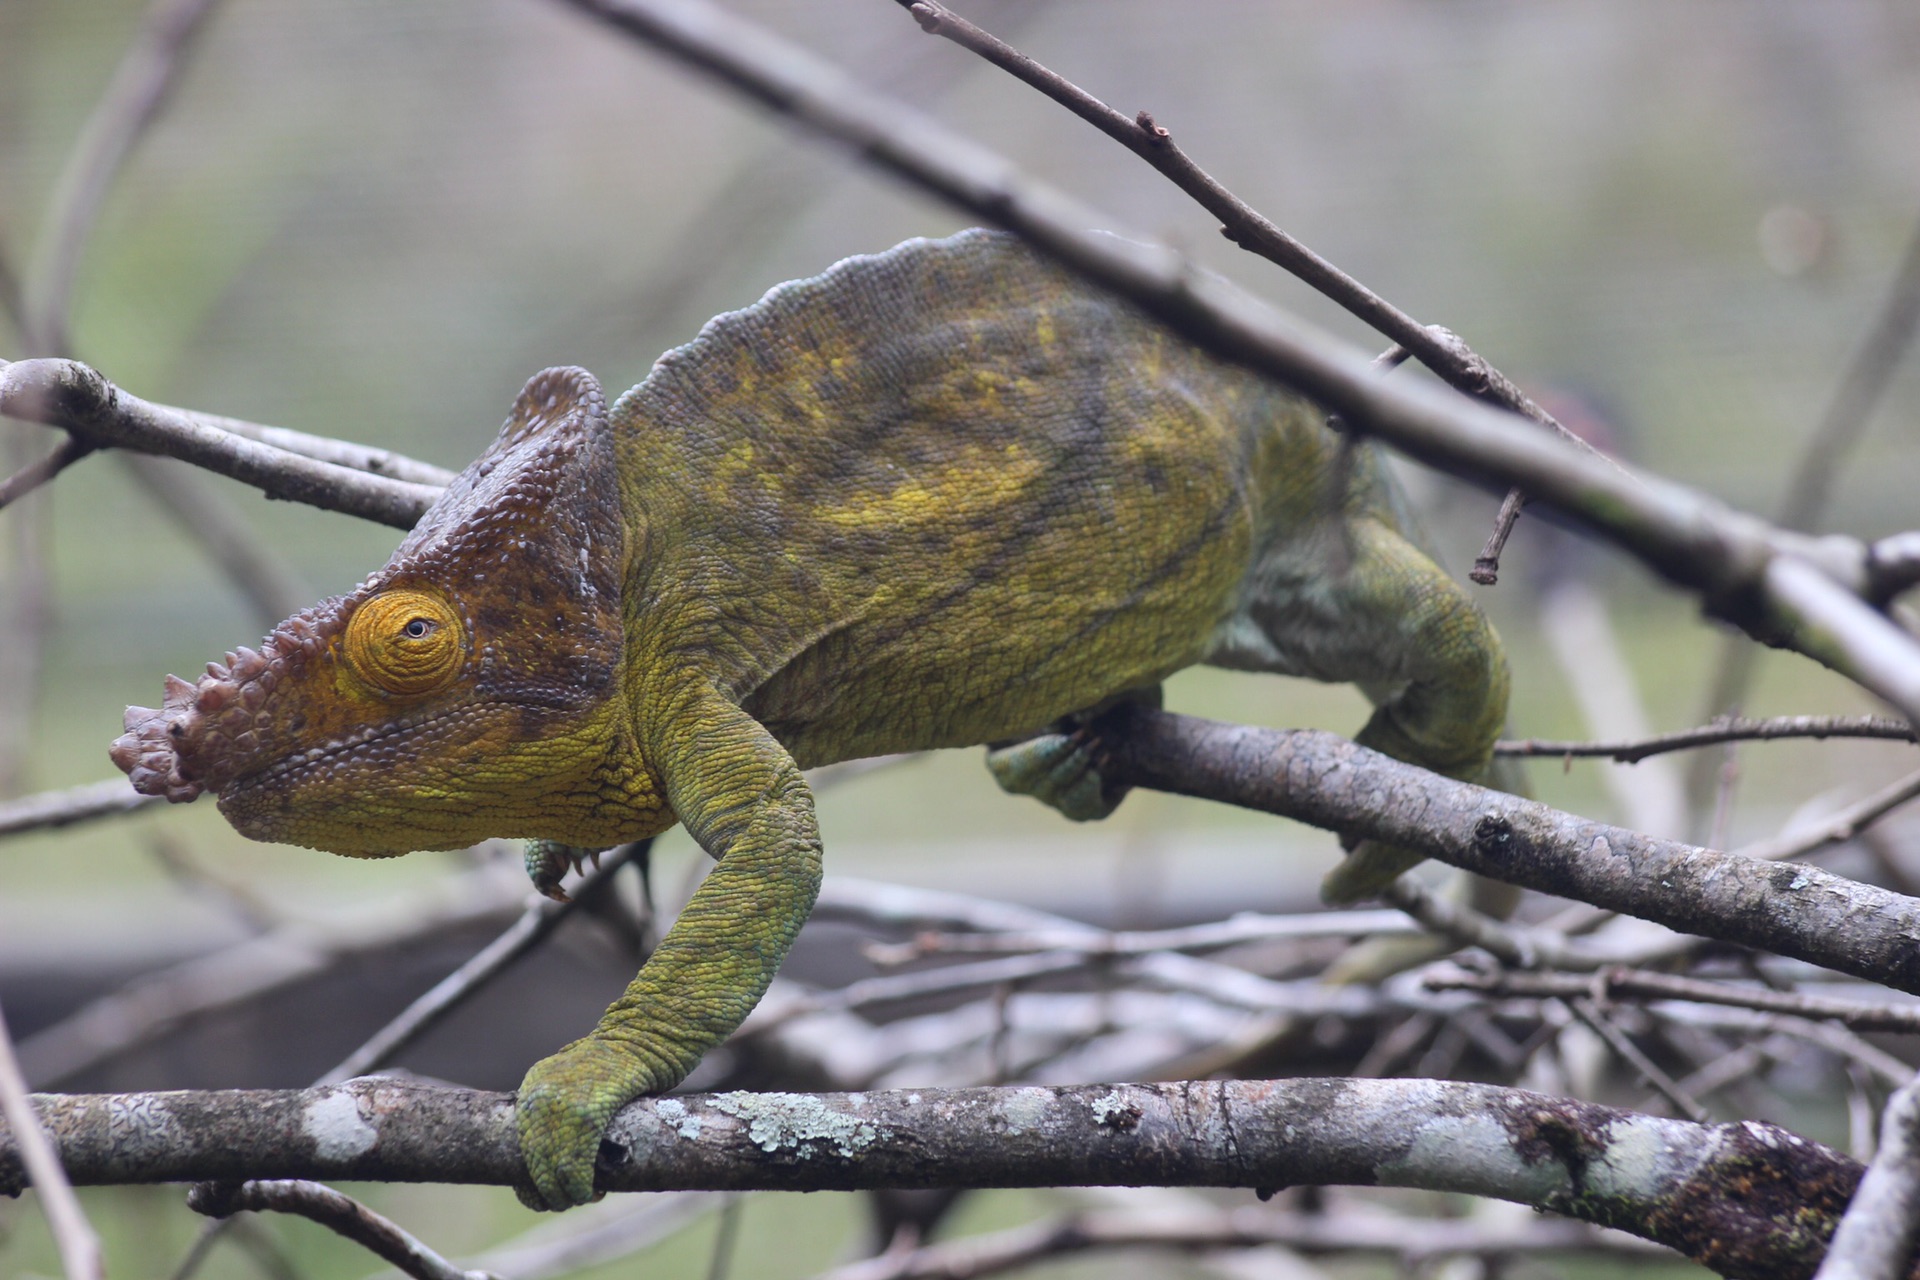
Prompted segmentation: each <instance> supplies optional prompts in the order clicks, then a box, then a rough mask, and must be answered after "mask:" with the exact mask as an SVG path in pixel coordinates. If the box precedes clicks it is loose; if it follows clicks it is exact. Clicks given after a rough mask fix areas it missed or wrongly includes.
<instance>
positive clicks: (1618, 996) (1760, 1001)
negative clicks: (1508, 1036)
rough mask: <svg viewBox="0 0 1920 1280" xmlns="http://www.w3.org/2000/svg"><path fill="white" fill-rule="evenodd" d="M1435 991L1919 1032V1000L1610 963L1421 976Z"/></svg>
mask: <svg viewBox="0 0 1920 1280" xmlns="http://www.w3.org/2000/svg"><path fill="white" fill-rule="evenodd" d="M1422 981H1423V982H1424V984H1425V985H1426V986H1427V987H1428V988H1429V989H1431V990H1434V991H1483V992H1486V993H1487V994H1488V995H1496V996H1530V997H1553V998H1559V999H1570V998H1573V997H1576V996H1587V997H1590V998H1592V999H1594V1000H1596V1001H1598V1002H1600V1003H1602V1004H1604V1003H1606V1002H1607V1001H1610V1000H1684V1001H1688V1002H1691V1003H1694V1004H1721V1005H1728V1006H1731V1007H1733V1008H1736V1009H1757V1010H1760V1011H1761V1012H1763V1013H1784V1014H1788V1015H1791V1016H1793V1017H1797V1018H1816V1019H1821V1018H1824V1019H1831V1020H1833V1021H1835V1022H1838V1023H1841V1024H1843V1025H1845V1026H1848V1027H1852V1028H1853V1029H1854V1030H1855V1031H1898V1032H1904V1033H1906V1034H1908V1035H1916V1034H1920V1005H1914V1004H1902V1005H1889V1004H1873V1003H1869V1002H1867V1001H1864V1000H1836V999H1833V998H1832V997H1829V996H1811V995H1802V994H1800V993H1798V992H1793V991H1770V990H1767V989H1765V988H1762V987H1734V986H1729V985H1727V984H1726V983H1724V982H1708V981H1705V980H1703V979H1700V978H1683V977H1681V976H1679V975H1678V974H1672V973H1660V972H1657V971H1655V970H1652V969H1624V968H1618V967H1613V968H1607V969H1602V970H1600V971H1599V972H1598V973H1595V974H1593V975H1591V976H1580V975H1575V974H1570V973H1515V972H1513V971H1511V970H1501V971H1499V972H1497V973H1468V972H1466V971H1464V970H1460V971H1454V972H1447V971H1444V970H1442V971H1435V972H1431V973H1428V974H1427V975H1426V976H1425V977H1424V978H1423V980H1422Z"/></svg>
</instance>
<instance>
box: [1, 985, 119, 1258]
mask: <svg viewBox="0 0 1920 1280" xmlns="http://www.w3.org/2000/svg"><path fill="white" fill-rule="evenodd" d="M0 1119H4V1120H5V1121H6V1122H7V1127H8V1128H9V1129H10V1130H12V1135H13V1144H14V1146H15V1147H16V1148H17V1149H18V1151H19V1153H20V1161H21V1163H22V1164H24V1165H25V1166H26V1172H27V1180H28V1181H29V1182H31V1183H32V1184H33V1187H34V1189H35V1190H36V1191H38V1192H39V1193H40V1206H41V1208H42V1210H44V1211H45V1213H46V1215H47V1225H48V1226H49V1227H50V1228H52V1231H53V1240H54V1244H55V1245H56V1246H58V1248H59V1250H60V1265H61V1266H62V1267H64V1268H65V1269H66V1273H67V1280H101V1277H103V1276H104V1275H105V1272H104V1270H103V1269H102V1263H101V1259H100V1237H99V1235H98V1234H96V1233H95V1231H94V1229H93V1224H92V1223H90V1222H88V1221H87V1215H86V1212H85V1211H84V1210H83V1209H81V1207H80V1200H79V1198H78V1197H76V1196H75V1195H74V1194H73V1187H72V1185H71V1184H70V1183H68V1181H67V1174H66V1170H65V1169H63V1168H62V1167H61V1165H60V1156H59V1153H58V1152H56V1151H55V1149H54V1145H53V1140H52V1139H51V1138H49V1137H48V1136H47V1131H46V1130H45V1129H44V1128H42V1127H41V1125H40V1117H39V1116H38V1115H37V1114H35V1112H34V1109H33V1103H32V1102H30V1101H29V1100H28V1098H27V1082H26V1079H25V1077H23V1076H22V1075H21V1074H20V1063H19V1061H18V1060H16V1059H15V1058H14V1056H13V1040H12V1038H11V1037H10V1036H9V1035H8V1034H7V1019H6V1014H5V1013H4V1012H0Z"/></svg>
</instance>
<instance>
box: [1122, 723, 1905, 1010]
mask: <svg viewBox="0 0 1920 1280" xmlns="http://www.w3.org/2000/svg"><path fill="white" fill-rule="evenodd" d="M1094 727H1095V732H1097V733H1098V734H1099V736H1100V739H1101V742H1102V744H1103V745H1104V746H1105V747H1106V749H1107V750H1108V752H1109V753H1110V757H1111V760H1112V764H1113V772H1112V775H1111V776H1113V777H1114V778H1115V779H1116V780H1117V781H1122V782H1128V783H1132V784H1134V785H1137V786H1147V787H1153V788H1155V789H1157V790H1161V791H1172V792H1175V793H1177V794H1180V795H1190V796H1199V797H1201V798H1204V799H1210V800H1220V801H1224V802H1226V803H1228V804H1237V805H1241V806H1243V807H1245V808H1250V809H1259V810H1262V811H1264V812H1267V813H1277V814H1280V815H1281V816H1283V817H1289V818H1295V819H1298V820H1299V821H1302V822H1306V823H1310V824H1312V825H1314V826H1318V827H1325V828H1327V829H1329V830H1334V831H1340V832H1342V833H1343V834H1347V835H1350V836H1359V837H1362V838H1365V839H1371V840H1378V841H1380V842H1382V843H1384V844H1390V845H1396V846H1400V847H1403V848H1408V849H1417V850H1419V851H1420V852H1421V853H1424V854H1425V855H1427V856H1428V857H1430V858H1436V859H1438V860H1440V861H1442V862H1446V863H1450V864H1451V865H1453V866H1456V867H1461V868H1463V869H1465V870H1467V871H1471V872H1474V873H1475V874H1477V875H1482V876H1487V877H1489V878H1491V879H1495V880H1504V881H1506V882H1507V883H1509V884H1517V885H1521V886H1522V887H1524V888H1528V889H1537V890H1539V891H1540V892H1542V893H1550V894H1554V895H1556V896H1558V897H1563V898H1572V899H1576V900H1578V901H1581V902H1587V903H1592V904H1594V905H1596V906H1600V907H1605V908H1607V909H1609V910H1613V911H1620V912H1624V913H1625V914H1627V915H1633V916H1638V917H1640V918H1641V919H1643V920H1651V921H1654V922H1655V923H1657V924H1663V925H1666V926H1667V927H1668V928H1671V929H1676V930H1679V931H1681V932H1683V933H1691V934H1698V935H1700V936H1702V937H1706V938H1714V939H1718V940H1720V941H1723V942H1732V943H1737V944H1739V945H1741V946H1749V947H1757V948H1759V949H1761V950H1765V951H1772V952H1774V953H1776V954H1779V955H1785V956H1792V957H1794V958H1796V959H1800V960H1806V961H1808V962H1810V963H1812V964H1817V965H1821V966H1823V967H1825V968H1829V969H1832V970H1834V971H1836V972H1839V973H1847V974H1851V975H1853V976H1855V977H1859V978H1864V979H1866V980H1868V981H1870V982H1877V983H1881V984H1884V985H1886V986H1890V987H1894V988H1897V989H1899V990H1902V991H1908V992H1915V993H1920V947H1916V946H1915V945H1914V942H1913V939H1914V938H1915V937H1917V936H1920V899H1914V898H1908V897H1905V896H1903V895H1901V894H1897V893H1891V892H1889V891H1887V890H1885V889H1880V888H1876V887H1874V886H1872V885H1865V884H1859V883H1857V882H1855V881H1851V880H1847V879H1844V878H1842V877H1840V876H1836V875H1833V874H1831V873H1829V872H1826V871H1822V870H1820V869H1818V868H1816V867H1807V866H1800V865H1797V864H1794V863H1769V862H1761V861H1757V860H1754V859H1752V858H1746V857H1741V856H1739V855H1737V854H1728V853H1718V852H1715V851H1713V850H1710V849H1701V848H1696V847H1694V846H1691V845H1686V844H1681V843H1679V842H1677V841H1672V840H1661V839H1657V838H1655V837H1653V836H1648V835H1643V834H1641V833H1639V832H1635V831H1628V830H1625V829H1624V828H1620V827H1614V826H1609V825H1607V824H1605V823H1599V822H1592V821H1589V820H1587V819H1584V818H1579V817H1575V816H1574V815H1571V814H1566V813H1561V812H1559V811H1558V810H1555V809H1551V808H1549V807H1547V806H1546V805H1543V804H1539V803H1537V802H1535V801H1531V800H1523V799H1520V798H1519V797H1517V796H1511V795H1506V794H1504V793H1502V792H1498V791H1493V790H1490V789H1488V788H1485V787H1476V786H1473V785H1471V784H1470V783H1465V782H1454V781H1452V780H1450V779H1443V778H1440V777H1438V776H1437V775H1434V774H1430V773H1427V772H1426V771H1424V770H1421V769H1416V768H1414V767H1413V766H1412V765H1407V764H1402V763H1400V762H1399V761H1397V760H1392V759H1390V758H1388V757H1386V756H1383V755H1380V754H1379V753H1377V752H1372V751H1368V750H1367V749H1365V748H1364V747H1357V746H1355V745H1354V744H1352V743H1351V742H1348V741H1346V740H1345V739H1344V738H1340V737H1337V736H1335V735H1333V734H1330V733H1325V732H1322V731H1318V730H1308V729H1297V730H1291V731H1281V730H1274V729H1260V728H1254V727H1250V726H1243V725H1226V724H1220V723H1217V722H1214V721H1208V720H1201V719H1197V718H1194V717H1191V716H1179V715H1173V714H1170V713H1168V712H1163V711H1149V710H1146V709H1144V708H1136V707H1133V706H1131V705H1129V706H1125V707H1121V708H1118V709H1116V710H1115V711H1113V712H1111V713H1109V714H1108V715H1107V716H1106V717H1104V718H1103V719H1102V720H1101V721H1098V722H1096V724H1095V726H1094Z"/></svg>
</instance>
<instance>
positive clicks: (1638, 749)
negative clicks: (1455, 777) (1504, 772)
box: [1493, 716, 1920, 764]
mask: <svg viewBox="0 0 1920 1280" xmlns="http://www.w3.org/2000/svg"><path fill="white" fill-rule="evenodd" d="M1783 738H1820V739H1825V738H1879V739H1885V740H1889V741H1897V742H1914V741H1920V738H1916V736H1915V731H1914V727H1913V725H1912V724H1910V723H1909V722H1907V721H1905V720H1896V719H1894V718H1892V717H1891V716H1774V717H1771V718H1769V719H1765V720H1747V719H1743V718H1741V717H1738V716H1723V717H1721V718H1720V719H1717V720H1715V721H1713V722H1712V723H1711V724H1704V725H1701V726H1700V727H1699V728H1697V729H1681V730H1678V731H1676V732H1673V733H1663V734H1659V735H1658V736H1656V737H1651V738H1636V739H1634V740H1632V741H1625V742H1574V741H1561V740H1558V739H1548V738H1520V739H1511V740H1503V741H1500V742H1496V743H1494V744H1493V754H1495V755H1497V756H1559V757H1561V758H1562V759H1568V758H1571V759H1582V758H1588V757H1604V758H1607V759H1611V760H1618V761H1619V762H1621V763H1622V764H1633V763H1635V762H1636V761H1640V760H1645V759H1646V758H1647V757H1648V756H1656V755H1660V754H1662V753H1664V752H1668V751H1690V750H1692V749H1694V748H1696V747H1710V746H1715V745H1717V744H1719V743H1723V742H1770V741H1775V740H1778V739H1783Z"/></svg>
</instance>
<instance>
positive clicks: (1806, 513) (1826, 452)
mask: <svg viewBox="0 0 1920 1280" xmlns="http://www.w3.org/2000/svg"><path fill="white" fill-rule="evenodd" d="M1916 329H1920V223H1916V224H1915V226H1914V231H1913V239H1912V240H1910V241H1909V242H1908V243H1907V250H1906V254H1905V256H1904V257H1903V258H1902V259H1901V260H1900V265H1899V267H1898V268H1897V269H1896V270H1895V272H1894V277H1893V282H1892V284H1891V285H1890V286H1889V287H1888V290H1887V297H1886V300H1885V301H1884V302H1882V303H1881V306H1880V311H1879V313H1878V315H1877V316H1875V318H1874V321H1873V324H1872V326H1871V327H1870V328H1869V329H1868V330H1867V336H1866V339H1865V340H1864V341H1863V342H1862V343H1861V344H1860V349H1859V350H1858V351H1857V352H1856V353H1855V354H1854V357H1853V360H1852V362H1851V363H1850V364H1849V365H1848V366H1847V370H1846V372H1845V373H1844V374H1843V375H1842V376H1841V378H1840V384H1839V386H1838V387H1837V388H1836V389H1835V391H1834V395H1833V400H1832V401H1831V402H1830V403H1829V404H1828V406H1827V411H1826V413H1825V414H1823V415H1822V416H1821V418H1820V422H1819V423H1818V425H1816V426H1815V427H1814V429H1813V432H1812V434H1811V435H1809V436H1808V437H1807V443H1806V447H1805V449H1803V450H1802V451H1801V454H1800V460H1799V462H1798V463H1797V464H1795V466H1794V468H1793V470H1792V471H1790V472H1789V473H1788V478H1787V491H1786V493H1785V495H1784V496H1783V497H1782V498H1781V500H1780V509H1779V513H1778V515H1777V516H1776V519H1777V521H1778V523H1779V524H1780V526H1781V527H1782V528H1786V529H1796V530H1803V531H1807V532H1811V531H1812V530H1813V529H1814V528H1815V526H1817V525H1818V524H1819V523H1820V518H1821V516H1822V514H1823V513H1824V512H1825V510H1826V506H1827V501H1828V498H1829V497H1830V495H1831V494H1832V492H1833V481H1834V477H1835V476H1836V475H1837V474H1838V473H1839V469H1840V466H1841V464H1842V462H1844V461H1845V459H1846V457H1847V455H1848V454H1849V453H1851V452H1852V451H1853V448H1854V446H1855V445H1856V444H1858V443H1859V441H1860V436H1861V434H1862V433H1863V432H1864V431H1865V430H1866V426H1867V422H1868V421H1869V420H1870V419H1871V418H1872V417H1873V411H1874V410H1875V409H1876V408H1877V407H1878V406H1879V403H1880V400H1881V398H1882V397H1883V396H1884V395H1885V394H1886V390H1887V387H1888V386H1889V385H1890V384H1891V383H1892V381H1893V374H1894V371H1895V370H1896V369H1898V368H1899V366H1900V361H1901V360H1902V359H1903V358H1904V357H1905V355H1906V352H1907V350H1908V349H1909V348H1910V347H1911V346H1912V345H1913V338H1914V333H1915V331H1916ZM1907 545H1908V544H1907V543H1905V542H1901V541H1898V540H1889V542H1888V546H1889V549H1890V550H1893V549H1897V548H1904V547H1906V546H1907ZM1916 571H1917V570H1916V566H1915V565H1914V564H1913V563H1911V557H1909V556H1901V555H1891V554H1890V555H1886V556H1884V557H1883V556H1882V555H1881V554H1878V553H1875V554H1871V555H1870V556H1869V569H1868V576H1869V579H1870V581H1869V584H1868V588H1867V591H1866V595H1867V597H1868V598H1869V599H1870V600H1873V601H1875V602H1876V603H1878V602H1883V601H1885V600H1888V599H1891V598H1892V597H1893V596H1894V595H1896V594H1898V593H1899V592H1900V591H1903V590H1905V589H1906V588H1907V587H1910V586H1912V585H1913V584H1914V582H1915V581H1917V580H1920V578H1916V577H1915V576H1914V575H1915V573H1916ZM1757 656H1758V655H1757V654H1756V653H1755V652H1754V650H1753V648H1752V646H1750V645H1748V644H1746V643H1745V642H1744V641H1742V640H1741V638H1740V637H1738V636H1729V637H1727V639H1726V642H1725V644H1723V645H1722V646H1721V650H1720V660H1719V662H1718V664H1717V665H1716V667H1715V670H1714V675H1713V681H1712V685H1711V687H1710V689H1709V691H1708V694H1707V705H1706V714H1707V715H1710V716H1717V715H1724V714H1726V713H1727V712H1729V711H1731V710H1733V709H1734V708H1735V707H1737V706H1738V705H1739V704H1740V702H1742V701H1743V700H1744V699H1745V697H1746V691H1747V687H1748V685H1749V684H1751V683H1752V680H1753V667H1754V661H1755V659H1756V657H1757ZM1710 785H1711V774H1710V773H1709V772H1708V770H1707V769H1706V768H1705V763H1704V762H1700V763H1698V764H1696V767H1695V768H1694V769H1693V770H1692V772H1691V775H1690V776H1689V778H1688V791H1689V793H1690V794H1691V796H1692V797H1693V799H1694V801H1695V806H1696V808H1701V807H1704V806H1701V805H1700V804H1699V801H1700V799H1701V798H1702V797H1704V796H1705V795H1706V793H1707V791H1708V789H1709V787H1710Z"/></svg>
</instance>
